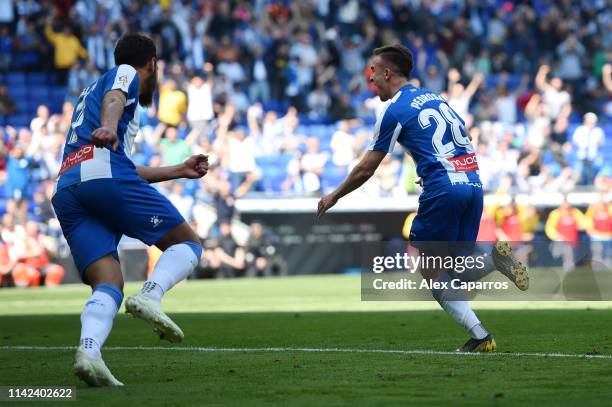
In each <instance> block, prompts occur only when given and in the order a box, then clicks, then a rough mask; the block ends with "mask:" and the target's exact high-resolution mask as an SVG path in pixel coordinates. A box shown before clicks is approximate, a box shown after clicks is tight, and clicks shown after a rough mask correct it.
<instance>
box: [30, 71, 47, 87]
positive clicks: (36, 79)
mask: <svg viewBox="0 0 612 407" xmlns="http://www.w3.org/2000/svg"><path fill="white" fill-rule="evenodd" d="M26 80H27V83H28V86H33V85H36V86H43V85H44V86H47V84H48V83H49V79H48V77H47V74H46V73H45V72H31V73H29V74H27V77H26Z"/></svg>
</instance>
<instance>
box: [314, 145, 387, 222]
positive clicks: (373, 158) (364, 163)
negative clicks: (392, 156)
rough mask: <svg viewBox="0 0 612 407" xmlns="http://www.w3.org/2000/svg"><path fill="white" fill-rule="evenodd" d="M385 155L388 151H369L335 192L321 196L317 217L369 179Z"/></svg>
mask: <svg viewBox="0 0 612 407" xmlns="http://www.w3.org/2000/svg"><path fill="white" fill-rule="evenodd" d="M385 155H387V153H386V152H383V151H368V152H367V153H366V154H365V155H364V156H363V158H362V159H361V161H360V162H359V164H357V165H356V166H355V168H353V171H351V173H350V174H349V176H348V177H347V178H346V179H345V180H344V182H343V183H342V184H341V185H340V186H339V187H338V188H336V190H335V191H334V192H332V193H331V194H329V195H326V196H324V197H323V198H321V200H320V201H319V206H318V209H317V219H319V218H321V217H322V216H323V215H324V214H325V212H327V210H328V209H330V208H331V207H332V206H334V205H335V204H336V202H338V199H340V198H342V197H343V196H344V195H347V194H349V193H351V192H353V191H354V190H356V189H357V188H359V187H360V186H362V185H363V184H364V183H365V182H366V181H367V180H369V179H370V178H371V177H372V175H374V172H375V171H376V169H377V168H378V166H379V165H380V162H381V161H382V160H383V158H385Z"/></svg>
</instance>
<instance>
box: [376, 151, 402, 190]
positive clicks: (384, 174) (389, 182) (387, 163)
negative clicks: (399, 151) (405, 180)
mask: <svg viewBox="0 0 612 407" xmlns="http://www.w3.org/2000/svg"><path fill="white" fill-rule="evenodd" d="M399 171H400V163H399V161H398V160H397V159H395V158H393V156H392V155H391V154H387V155H386V156H385V158H383V160H382V162H381V163H380V166H379V167H378V169H377V170H376V173H375V174H374V176H375V177H376V178H377V179H378V186H379V188H380V196H382V197H388V196H393V193H394V191H395V187H396V185H397V177H398V174H399Z"/></svg>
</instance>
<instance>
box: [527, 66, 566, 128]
mask: <svg viewBox="0 0 612 407" xmlns="http://www.w3.org/2000/svg"><path fill="white" fill-rule="evenodd" d="M549 72H550V67H549V66H548V65H542V66H541V67H540V69H539V70H538V73H537V75H536V78H535V85H536V87H537V88H538V90H540V91H541V92H542V103H543V113H544V114H545V115H546V116H547V117H548V118H549V119H554V118H556V117H557V116H559V114H560V113H561V111H562V110H563V108H565V107H566V106H570V104H571V101H572V100H571V97H570V94H569V93H568V92H567V91H565V90H563V80H562V79H561V78H560V77H559V76H555V77H553V78H552V79H551V80H550V82H548V81H547V80H546V75H548V73H549Z"/></svg>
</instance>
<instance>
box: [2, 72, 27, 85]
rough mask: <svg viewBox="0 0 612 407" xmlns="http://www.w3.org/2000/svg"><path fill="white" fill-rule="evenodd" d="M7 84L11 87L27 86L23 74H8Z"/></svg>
mask: <svg viewBox="0 0 612 407" xmlns="http://www.w3.org/2000/svg"><path fill="white" fill-rule="evenodd" d="M6 83H7V85H9V87H10V86H11V85H16V84H24V85H25V84H26V77H25V74H24V73H23V72H9V73H7V74H6Z"/></svg>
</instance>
